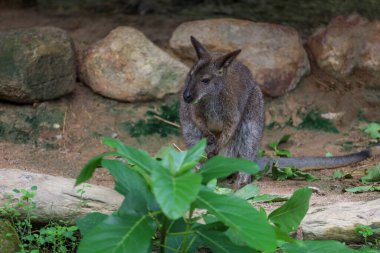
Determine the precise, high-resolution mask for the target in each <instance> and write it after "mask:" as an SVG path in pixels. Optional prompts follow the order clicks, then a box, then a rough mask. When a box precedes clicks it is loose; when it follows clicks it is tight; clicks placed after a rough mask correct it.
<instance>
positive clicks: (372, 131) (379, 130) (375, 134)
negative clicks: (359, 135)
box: [360, 122, 380, 139]
mask: <svg viewBox="0 0 380 253" xmlns="http://www.w3.org/2000/svg"><path fill="white" fill-rule="evenodd" d="M360 129H361V130H362V131H363V132H364V133H366V134H368V135H369V136H371V138H372V139H380V124H378V123H375V122H371V123H369V124H368V125H366V126H363V127H360Z"/></svg>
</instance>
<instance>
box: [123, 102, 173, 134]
mask: <svg viewBox="0 0 380 253" xmlns="http://www.w3.org/2000/svg"><path fill="white" fill-rule="evenodd" d="M178 110H179V103H178V102H177V103H173V104H163V105H162V106H161V107H160V109H159V110H158V111H155V110H152V109H150V110H148V111H147V112H146V114H145V116H146V117H147V119H141V120H138V121H136V122H132V123H131V122H124V123H122V124H121V127H122V128H123V129H125V130H126V131H128V133H129V134H130V135H131V136H132V137H140V136H146V135H152V134H158V135H160V136H161V137H167V136H168V135H171V134H174V135H179V133H180V130H179V125H178V124H179V123H178V122H179V116H178V115H179V114H178Z"/></svg>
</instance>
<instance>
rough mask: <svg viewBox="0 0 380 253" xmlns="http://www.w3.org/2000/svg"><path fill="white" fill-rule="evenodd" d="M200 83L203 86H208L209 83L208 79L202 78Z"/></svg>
mask: <svg viewBox="0 0 380 253" xmlns="http://www.w3.org/2000/svg"><path fill="white" fill-rule="evenodd" d="M201 82H202V83H203V84H208V83H209V82H210V79H208V78H203V79H202V80H201Z"/></svg>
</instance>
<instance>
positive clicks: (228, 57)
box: [180, 36, 370, 188]
mask: <svg viewBox="0 0 380 253" xmlns="http://www.w3.org/2000/svg"><path fill="white" fill-rule="evenodd" d="M191 43H192V44H193V46H194V49H195V52H196V55H197V57H198V61H197V62H196V63H195V64H194V66H193V67H192V68H191V70H190V72H189V73H188V75H187V77H186V81H185V86H184V88H183V90H182V98H181V99H180V101H181V102H180V121H181V126H182V135H183V138H184V141H185V143H186V145H187V146H188V147H191V146H193V145H194V144H195V143H197V142H198V141H199V140H201V139H202V138H207V147H206V152H207V155H208V157H212V156H214V155H217V154H219V155H223V156H227V157H239V158H243V159H248V160H252V161H256V162H257V163H258V164H259V166H260V168H261V169H264V167H265V165H266V164H268V163H273V162H275V163H277V165H278V166H280V167H283V166H290V165H292V166H296V167H298V168H307V167H313V168H332V167H340V166H344V165H347V164H350V163H354V162H358V161H361V160H363V159H365V158H367V157H369V156H370V151H368V150H365V151H362V152H358V153H353V154H349V155H345V156H338V157H329V158H327V157H300V158H279V159H276V160H273V159H270V158H268V157H264V158H257V157H256V153H257V151H258V149H259V144H260V141H261V138H262V136H263V130H264V122H265V119H264V115H265V108H264V99H263V94H262V92H261V90H260V87H259V86H258V84H257V83H256V82H255V81H254V80H253V77H252V74H251V72H250V70H249V69H248V68H247V67H246V66H245V65H243V64H242V63H241V62H239V61H238V60H236V59H235V58H236V56H237V55H238V54H239V53H240V52H241V50H240V49H239V50H236V51H233V52H230V53H228V54H218V53H214V52H208V51H207V50H206V49H205V47H204V46H203V45H202V44H201V43H200V42H199V41H197V40H196V39H195V38H194V37H192V36H191ZM250 181H251V177H250V175H247V174H245V173H239V174H238V178H237V180H236V186H237V187H238V188H240V187H241V186H243V185H245V184H247V183H250Z"/></svg>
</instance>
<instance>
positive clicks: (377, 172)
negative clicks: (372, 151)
mask: <svg viewBox="0 0 380 253" xmlns="http://www.w3.org/2000/svg"><path fill="white" fill-rule="evenodd" d="M360 181H361V182H362V183H363V184H370V185H361V186H357V187H351V188H346V189H344V190H345V191H346V192H352V193H361V192H372V191H380V185H379V183H380V164H378V165H377V166H375V167H372V168H369V169H368V170H367V171H366V174H365V175H364V176H362V177H361V178H360Z"/></svg>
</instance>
